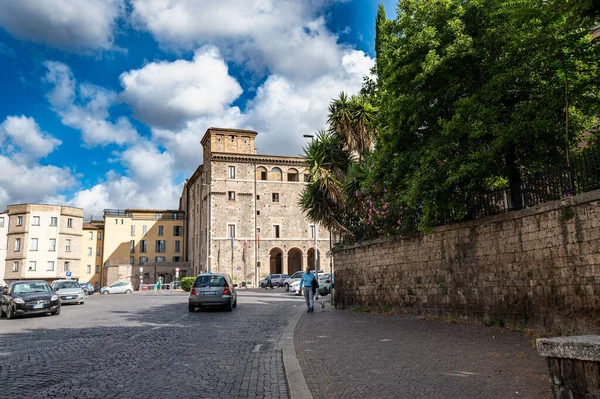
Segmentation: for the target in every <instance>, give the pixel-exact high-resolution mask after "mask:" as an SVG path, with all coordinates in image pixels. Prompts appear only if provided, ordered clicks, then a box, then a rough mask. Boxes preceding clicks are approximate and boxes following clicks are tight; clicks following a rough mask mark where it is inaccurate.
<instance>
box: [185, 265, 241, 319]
mask: <svg viewBox="0 0 600 399" xmlns="http://www.w3.org/2000/svg"><path fill="white" fill-rule="evenodd" d="M235 287H237V284H233V282H232V280H231V277H229V275H228V274H225V273H211V274H208V273H202V274H199V275H198V276H196V280H194V284H193V285H192V288H191V290H190V296H189V300H188V308H189V311H190V312H194V311H195V310H196V308H199V307H203V306H222V307H224V308H225V309H227V310H228V311H232V310H233V308H235V307H237V292H236V291H235Z"/></svg>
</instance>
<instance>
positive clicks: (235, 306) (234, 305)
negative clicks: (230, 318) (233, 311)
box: [232, 298, 237, 308]
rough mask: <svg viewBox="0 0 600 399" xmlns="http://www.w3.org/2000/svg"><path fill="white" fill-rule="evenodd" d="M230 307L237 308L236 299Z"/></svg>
mask: <svg viewBox="0 0 600 399" xmlns="http://www.w3.org/2000/svg"><path fill="white" fill-rule="evenodd" d="M232 307H233V308H237V298H236V299H235V301H234V302H233V305H232Z"/></svg>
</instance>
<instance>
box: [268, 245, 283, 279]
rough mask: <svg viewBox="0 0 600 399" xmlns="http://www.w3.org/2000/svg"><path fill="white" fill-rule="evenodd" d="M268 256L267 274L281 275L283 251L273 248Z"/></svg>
mask: <svg viewBox="0 0 600 399" xmlns="http://www.w3.org/2000/svg"><path fill="white" fill-rule="evenodd" d="M269 255H271V258H270V262H269V263H270V267H269V273H270V274H275V273H276V274H281V273H283V270H282V269H283V267H282V265H283V262H282V259H283V251H282V250H281V249H279V248H273V249H272V250H271V252H269Z"/></svg>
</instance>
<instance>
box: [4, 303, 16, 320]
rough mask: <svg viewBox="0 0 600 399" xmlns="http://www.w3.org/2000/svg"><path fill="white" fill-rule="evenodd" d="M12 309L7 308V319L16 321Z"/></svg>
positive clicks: (10, 307)
mask: <svg viewBox="0 0 600 399" xmlns="http://www.w3.org/2000/svg"><path fill="white" fill-rule="evenodd" d="M11 309H12V306H10V305H8V306H7V307H6V318H7V319H8V320H10V319H14V318H15V315H14V314H13V312H12V310H11Z"/></svg>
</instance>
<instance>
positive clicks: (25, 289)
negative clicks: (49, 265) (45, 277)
mask: <svg viewBox="0 0 600 399" xmlns="http://www.w3.org/2000/svg"><path fill="white" fill-rule="evenodd" d="M49 291H52V288H50V286H49V285H48V284H47V283H19V284H15V285H14V286H13V289H12V292H13V294H27V293H30V292H49Z"/></svg>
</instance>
